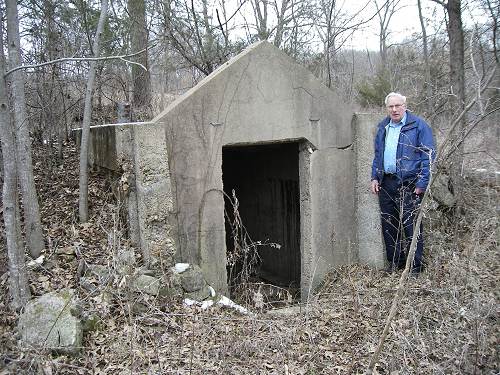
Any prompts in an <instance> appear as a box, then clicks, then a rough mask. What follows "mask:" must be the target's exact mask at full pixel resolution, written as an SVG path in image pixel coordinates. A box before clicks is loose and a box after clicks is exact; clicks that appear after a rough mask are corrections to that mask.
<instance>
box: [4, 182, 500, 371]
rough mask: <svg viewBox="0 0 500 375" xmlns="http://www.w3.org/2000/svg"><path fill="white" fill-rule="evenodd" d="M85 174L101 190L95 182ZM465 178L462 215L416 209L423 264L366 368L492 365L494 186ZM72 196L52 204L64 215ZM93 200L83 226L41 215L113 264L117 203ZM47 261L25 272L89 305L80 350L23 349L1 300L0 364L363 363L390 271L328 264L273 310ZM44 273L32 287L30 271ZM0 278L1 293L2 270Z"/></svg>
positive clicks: (104, 367)
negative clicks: (87, 274) (89, 277)
mask: <svg viewBox="0 0 500 375" xmlns="http://www.w3.org/2000/svg"><path fill="white" fill-rule="evenodd" d="M94 183H95V184H96V185H95V186H100V187H101V188H102V189H103V190H105V189H104V187H105V184H104V182H102V183H98V182H94ZM99 184H101V185H99ZM467 184H468V185H467V188H466V190H465V191H466V193H467V195H466V197H465V205H464V206H465V209H466V216H465V218H464V219H461V220H460V221H459V222H456V219H454V218H453V217H452V216H450V215H448V214H446V213H442V212H439V211H432V212H429V213H428V215H427V217H426V229H425V230H426V233H427V238H426V253H427V255H428V257H427V259H428V267H427V270H426V271H425V272H424V273H423V274H422V275H421V276H420V277H419V278H417V279H411V280H410V282H409V283H408V288H407V290H406V293H405V294H404V297H403V301H401V302H402V303H401V304H400V311H398V314H397V316H396V318H395V320H394V321H393V323H392V327H391V332H390V335H389V338H388V340H387V342H386V345H385V348H384V351H383V353H382V355H381V359H380V361H379V365H378V367H377V371H378V372H379V373H380V374H393V375H395V374H497V373H498V372H499V371H500V367H499V353H498V340H499V337H500V335H499V327H500V326H499V324H498V320H499V304H498V290H499V288H498V287H499V272H498V270H499V263H500V257H499V253H498V238H499V237H498V234H499V233H498V213H497V208H496V206H497V205H498V188H499V187H498V185H497V184H495V183H485V181H478V180H471V179H468V180H467ZM69 190H70V192H71V194H73V190H72V189H69ZM70 196H72V195H70ZM72 199H73V201H71V200H70V199H69V198H68V200H70V203H67V207H66V208H65V209H62V208H61V209H58V210H57V215H63V214H62V213H61V212H66V214H67V215H70V216H69V217H71V215H72V212H73V211H74V210H75V209H76V206H75V207H73V206H74V198H72ZM101 203H102V204H103V205H104V207H106V209H103V208H99V207H97V206H94V208H93V209H94V211H93V212H94V216H93V219H92V222H91V224H90V225H87V226H86V227H82V226H80V225H78V224H76V223H74V222H73V221H72V220H71V219H69V218H67V219H64V218H62V217H58V219H57V220H58V221H59V222H62V223H64V224H63V225H61V226H58V225H56V224H54V222H52V223H51V220H47V222H46V225H47V226H48V228H51V229H50V230H52V231H54V233H57V235H55V238H57V240H58V243H59V244H61V246H62V244H64V246H72V245H74V243H75V242H77V243H80V247H81V249H82V250H83V249H84V250H85V251H82V252H81V255H80V258H81V259H84V260H86V261H89V262H90V263H101V264H107V263H109V264H112V249H113V248H116V246H117V243H116V241H117V238H118V237H119V234H120V233H119V230H117V227H116V220H115V218H116V215H115V213H116V212H117V210H116V207H113V206H112V202H110V201H109V197H108V198H106V199H104V198H103V199H102V202H101ZM45 204H47V203H45ZM46 207H47V206H46ZM54 214H55V213H54ZM45 215H49V211H46V214H45ZM49 223H50V224H49ZM118 229H119V228H118ZM117 235H118V237H117ZM89 237H92V240H90V239H89ZM80 241H82V242H80ZM457 243H458V244H459V246H457V245H456V244H457ZM125 245H126V243H120V244H119V246H125ZM1 260H2V262H5V259H4V258H3V255H2V259H1ZM53 262H55V265H54V267H52V268H51V269H50V270H43V269H42V270H37V271H36V272H33V274H32V277H31V279H32V284H33V291H34V292H35V294H41V293H43V292H45V291H47V290H51V289H57V288H61V287H66V286H70V287H75V288H77V290H78V293H79V295H80V298H81V299H82V304H83V306H84V307H85V309H86V310H87V311H93V312H95V313H97V314H99V317H100V323H99V325H98V326H99V329H98V330H96V331H93V332H90V333H88V334H86V336H85V338H84V348H83V351H82V355H81V356H80V357H76V358H71V357H66V356H56V355H51V354H48V353H41V352H38V353H37V352H22V351H20V350H19V348H17V346H16V340H15V336H13V335H12V331H13V329H14V327H15V323H16V320H15V317H14V316H12V314H10V313H9V312H8V311H7V310H6V309H5V308H2V311H1V313H0V347H1V348H2V349H1V353H2V354H1V358H0V360H1V362H0V369H1V368H2V367H3V369H1V370H0V374H7V373H18V374H77V373H78V374H289V375H292V374H293V375H298V374H308V375H313V374H356V373H363V372H364V370H365V369H366V366H367V364H368V362H369V359H370V356H371V354H372V353H373V350H374V349H375V346H376V344H377V340H378V338H379V335H380V333H381V331H382V329H383V325H384V321H385V317H386V315H387V313H388V310H389V307H390V303H391V299H392V297H393V294H394V290H395V287H396V285H397V283H398V279H399V275H398V274H391V275H387V274H385V273H382V272H375V271H373V270H371V269H368V268H365V267H361V266H350V267H343V268H340V269H338V270H335V271H333V272H332V273H331V274H330V275H329V278H328V279H327V280H326V281H325V283H324V285H322V287H321V288H320V289H319V290H318V291H316V293H315V294H314V297H313V298H312V299H311V301H310V302H309V304H308V305H303V306H301V310H302V311H301V313H294V314H290V315H276V314H272V313H271V312H270V311H266V309H264V310H263V311H260V309H257V308H253V307H252V306H248V307H249V309H250V310H252V311H254V313H252V314H250V315H247V316H242V315H239V314H238V313H236V312H234V311H230V310H226V309H223V308H220V307H214V308H210V309H208V310H201V309H199V308H196V307H190V308H187V307H184V306H182V303H181V302H180V299H179V298H175V297H171V298H163V299H160V298H158V299H156V298H151V297H147V296H141V295H127V294H125V293H120V292H118V291H117V288H116V286H113V285H110V286H108V287H106V289H105V290H101V291H98V292H96V293H94V294H88V293H87V292H85V291H84V290H83V289H81V288H79V287H78V285H77V281H76V278H75V274H74V273H75V272H76V271H75V267H76V265H77V264H78V261H77V260H76V259H68V258H65V257H57V259H55V257H54V259H53ZM3 267H4V264H2V269H3V270H5V268H3ZM49 272H50V278H49V279H48V280H46V279H44V280H45V282H46V284H45V286H41V285H42V283H41V282H39V278H40V277H41V276H47V275H48V274H49ZM47 282H48V283H47ZM0 287H1V289H0V293H1V298H2V299H3V300H4V301H5V298H6V280H5V277H4V276H3V277H2V278H0ZM104 291H106V292H107V293H105V294H103V293H100V292H104ZM103 295H104V296H107V297H108V298H109V299H108V300H106V299H103V298H102V297H103ZM138 307H140V308H138Z"/></svg>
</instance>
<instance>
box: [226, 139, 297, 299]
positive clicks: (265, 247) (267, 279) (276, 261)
mask: <svg viewBox="0 0 500 375" xmlns="http://www.w3.org/2000/svg"><path fill="white" fill-rule="evenodd" d="M222 176H223V177H222V179H223V185H224V193H225V194H224V195H225V198H224V201H225V230H226V248H227V257H228V285H229V286H230V290H231V291H232V292H233V291H234V290H235V287H237V286H238V285H240V284H241V283H258V284H259V285H271V286H275V287H276V288H277V289H276V290H277V291H279V290H285V291H286V293H284V294H286V295H288V296H290V295H292V296H293V297H299V293H300V285H301V284H300V276H301V249H300V246H301V238H300V237H301V226H300V191H299V190H300V189H299V186H300V184H299V142H288V143H273V144H264V145H250V146H248V145H245V146H226V147H223V149H222ZM233 191H234V195H233Z"/></svg>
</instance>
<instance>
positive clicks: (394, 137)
mask: <svg viewBox="0 0 500 375" xmlns="http://www.w3.org/2000/svg"><path fill="white" fill-rule="evenodd" d="M385 105H386V107H387V112H388V116H387V117H386V118H385V119H383V120H382V121H381V122H380V123H379V124H378V128H377V134H376V136H375V157H374V158H373V164H372V176H371V178H372V180H371V191H372V193H373V194H378V197H379V203H380V211H381V216H382V232H383V236H384V242H385V250H386V253H387V260H388V261H389V263H390V265H389V270H390V271H394V270H396V269H402V268H404V266H405V264H406V256H407V254H408V250H409V246H410V242H411V239H412V237H413V234H414V232H415V231H416V228H414V221H415V220H416V217H417V213H418V209H419V207H420V202H421V198H422V195H423V193H424V192H425V189H426V188H427V185H428V183H429V175H430V163H431V161H432V160H433V159H432V158H433V156H434V140H433V136H432V130H431V128H430V126H429V125H427V123H426V122H425V121H424V120H422V119H421V118H419V117H417V116H415V115H414V114H412V113H411V112H409V111H408V110H407V109H406V97H405V96H403V95H401V94H399V93H396V92H391V93H390V94H389V95H387V97H386V98H385ZM403 233H404V237H405V238H403ZM417 233H418V232H417ZM423 251H424V242H423V238H422V227H420V235H419V237H418V242H417V249H416V252H415V258H414V261H413V264H412V269H411V271H412V272H413V273H419V272H421V271H422V269H423V263H422V256H423Z"/></svg>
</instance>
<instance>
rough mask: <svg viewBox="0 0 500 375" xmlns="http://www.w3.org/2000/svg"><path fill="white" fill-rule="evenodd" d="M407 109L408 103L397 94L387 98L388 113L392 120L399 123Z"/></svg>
mask: <svg viewBox="0 0 500 375" xmlns="http://www.w3.org/2000/svg"><path fill="white" fill-rule="evenodd" d="M405 111H406V105H405V104H404V103H403V100H402V99H401V98H398V97H397V96H391V97H390V98H389V100H387V113H388V114H389V117H390V118H391V120H392V122H394V123H398V122H400V121H401V119H402V118H403V115H404V114H405Z"/></svg>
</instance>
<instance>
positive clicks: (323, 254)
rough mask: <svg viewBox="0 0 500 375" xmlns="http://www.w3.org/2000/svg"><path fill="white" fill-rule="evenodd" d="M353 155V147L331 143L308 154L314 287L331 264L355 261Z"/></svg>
mask: <svg viewBox="0 0 500 375" xmlns="http://www.w3.org/2000/svg"><path fill="white" fill-rule="evenodd" d="M354 156H355V155H354V151H353V149H352V147H349V148H346V149H338V148H334V147H331V148H327V149H324V150H318V151H316V152H314V153H313V154H312V157H311V162H312V163H311V164H312V168H311V185H312V194H311V197H312V232H313V257H312V259H311V261H312V275H313V284H312V287H313V288H314V287H316V286H317V284H318V283H319V282H320V281H321V280H322V279H323V277H324V275H325V273H326V272H327V271H328V270H329V269H330V268H331V267H334V266H339V265H343V264H350V263H355V262H356V261H357V249H356V231H355V230H354V228H355V227H356V226H355V223H356V221H355V214H354V212H355V208H354V191H353V188H352V187H353V182H354V173H353V171H354V168H355V166H354Z"/></svg>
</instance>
